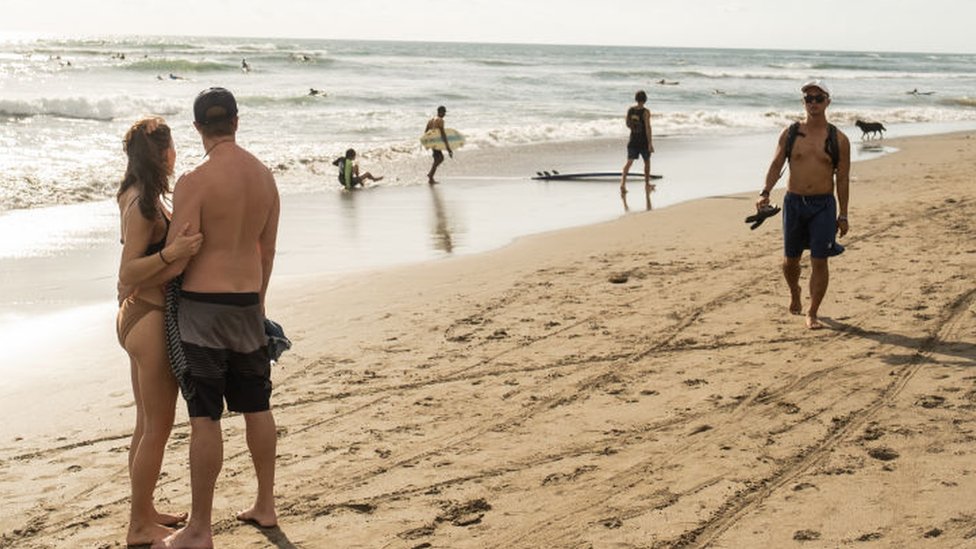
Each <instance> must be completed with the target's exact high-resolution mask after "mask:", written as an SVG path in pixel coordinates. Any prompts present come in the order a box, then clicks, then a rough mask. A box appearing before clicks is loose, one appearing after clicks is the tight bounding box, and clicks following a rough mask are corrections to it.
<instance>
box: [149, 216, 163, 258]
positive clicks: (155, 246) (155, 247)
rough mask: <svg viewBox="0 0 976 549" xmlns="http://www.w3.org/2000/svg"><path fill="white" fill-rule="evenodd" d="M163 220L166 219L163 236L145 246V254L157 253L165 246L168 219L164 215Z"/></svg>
mask: <svg viewBox="0 0 976 549" xmlns="http://www.w3.org/2000/svg"><path fill="white" fill-rule="evenodd" d="M163 220H164V221H166V230H165V231H163V237H162V238H160V239H159V241H157V242H153V243H152V244H150V245H149V246H146V255H147V256H149V255H153V254H158V253H159V252H160V251H162V249H163V248H165V247H166V235H167V233H169V219H168V218H167V217H166V216H165V215H164V216H163Z"/></svg>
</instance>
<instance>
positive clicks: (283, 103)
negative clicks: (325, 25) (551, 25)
mask: <svg viewBox="0 0 976 549" xmlns="http://www.w3.org/2000/svg"><path fill="white" fill-rule="evenodd" d="M244 59H246V60H247V63H248V64H249V66H250V68H251V70H250V71H248V72H244V71H242V70H241V65H242V60H244ZM810 78H825V79H827V80H828V81H829V82H830V84H831V86H832V88H833V94H834V101H833V104H832V105H831V109H830V116H831V119H832V120H833V121H834V122H835V123H837V124H838V125H840V126H841V128H842V129H844V130H845V131H847V132H848V134H849V135H850V136H851V137H852V139H853V141H854V142H855V147H854V158H855V159H859V158H865V157H867V156H870V155H874V154H879V151H888V150H889V149H888V148H886V147H881V148H879V147H878V146H877V145H876V144H871V145H870V146H869V144H867V143H859V142H858V141H859V138H860V134H859V132H856V130H855V129H854V128H853V127H852V125H853V122H854V120H855V119H857V118H865V119H871V120H878V121H882V122H884V123H885V124H886V125H887V126H888V128H889V130H890V131H889V135H890V136H892V137H894V136H904V135H918V134H924V133H936V132H940V131H946V130H951V129H973V128H976V98H974V94H976V55H948V54H938V55H929V54H904V53H856V52H854V53H843V52H797V51H764V50H715V49H675V48H619V47H592V46H530V45H487V44H424V43H393V42H354V41H328V40H291V39H288V40H281V39H243V38H173V37H168V38H152V37H149V38H90V39H71V40H68V39H50V38H48V39H37V40H19V41H6V42H3V41H0V235H2V236H0V346H2V347H3V348H5V349H8V350H11V351H12V352H13V356H14V357H15V360H9V361H6V362H5V364H4V365H0V375H3V376H4V379H5V380H6V383H5V385H4V387H2V388H0V397H2V396H3V395H2V391H3V390H7V391H18V390H21V388H22V387H24V386H25V384H29V383H34V382H38V383H39V382H42V381H45V380H50V379H52V376H54V377H57V378H58V379H60V380H62V382H63V383H66V384H68V383H70V382H71V381H70V380H71V379H76V378H75V377H72V376H80V375H83V374H84V372H85V371H86V368H87V367H90V366H91V365H99V366H98V367H99V368H109V369H121V370H122V371H124V369H125V368H127V365H126V362H125V355H124V353H123V352H122V351H121V350H120V349H119V348H118V347H117V345H116V343H115V342H114V334H113V317H114V311H115V303H114V298H115V279H116V272H117V269H118V256H119V245H118V238H119V236H118V231H119V229H118V212H117V208H116V206H115V204H114V203H113V201H112V199H111V197H112V196H113V195H114V193H115V189H116V187H117V185H118V181H119V178H120V177H121V175H122V172H123V170H124V167H125V164H124V157H123V153H122V150H121V145H122V143H121V139H122V136H123V134H124V133H125V130H126V129H127V128H128V126H129V125H130V124H131V123H132V122H133V121H135V120H136V119H137V118H139V117H140V116H143V115H146V114H156V115H162V116H164V117H165V118H166V119H167V120H168V122H169V123H170V125H171V126H172V127H173V129H174V136H175V138H176V145H177V154H178V160H177V171H182V170H184V169H188V168H190V167H192V166H193V165H194V164H195V163H197V162H198V161H199V160H200V158H201V156H202V153H203V151H202V148H201V146H200V142H199V139H198V137H197V135H196V132H195V130H194V129H193V128H192V124H191V119H192V102H193V98H194V97H195V95H196V94H197V93H198V92H199V91H200V90H201V89H204V88H206V87H209V86H214V85H219V86H224V87H227V88H229V89H231V90H232V91H233V92H234V93H235V94H236V95H237V97H238V100H239V103H240V116H241V124H240V131H239V134H238V140H239V141H240V142H241V143H242V144H243V145H244V146H245V147H247V148H248V149H249V150H251V151H252V152H254V153H255V154H257V155H258V157H260V158H261V159H262V160H264V161H265V162H266V163H267V164H269V165H270V166H272V168H273V170H274V171H275V174H276V178H277V180H278V183H279V188H280V190H281V193H282V221H281V228H280V230H279V242H278V257H277V258H276V262H275V274H274V281H273V284H272V286H273V287H272V289H271V297H270V300H271V302H272V303H273V302H274V285H275V284H280V283H283V282H285V281H287V280H289V279H290V280H295V281H298V283H302V282H301V281H302V280H304V277H306V276H308V275H316V278H315V280H316V284H322V283H325V282H323V278H321V277H320V276H319V275H322V274H325V275H329V276H333V277H340V278H341V277H343V276H347V275H349V274H350V273H354V272H361V271H363V270H368V269H375V268H386V267H388V266H390V265H392V264H397V263H408V262H416V261H422V260H428V259H439V258H446V257H450V256H453V255H458V254H465V253H474V252H478V251H482V250H487V249H491V248H496V247H499V246H502V245H504V244H505V243H507V242H510V241H512V240H513V239H515V238H518V237H520V236H523V235H527V234H532V233H538V232H542V231H548V230H555V229H560V228H563V227H568V226H576V225H585V224H591V223H597V222H600V221H606V220H609V219H613V218H615V217H618V216H620V215H625V214H628V213H630V212H642V211H645V210H647V209H650V208H652V207H653V208H655V209H656V208H660V207H666V206H668V205H670V204H674V203H677V202H682V201H686V200H691V199H694V198H699V197H703V196H712V195H723V196H725V195H729V194H732V193H737V192H743V191H747V190H755V189H758V188H759V186H760V185H761V184H762V181H763V177H764V175H765V172H766V168H767V166H768V163H769V155H771V154H772V151H773V147H774V143H775V138H776V135H777V132H778V131H780V130H781V129H782V128H783V127H784V126H785V125H786V124H787V123H788V122H790V121H791V120H793V119H795V118H797V117H799V116H800V115H801V114H802V107H801V104H800V93H799V90H798V89H797V88H798V86H799V85H800V83H801V82H803V81H804V80H807V79H810ZM662 81H663V82H664V83H663V84H662V83H661V82H662ZM312 88H314V89H316V90H321V91H322V92H323V93H321V94H318V95H314V96H313V95H309V91H310V89H312ZM638 89H645V90H646V91H647V92H648V95H649V96H650V100H649V107H650V109H651V111H652V120H653V127H654V135H655V149H656V153H655V155H654V156H653V170H654V172H655V173H663V174H664V176H665V177H664V179H662V180H660V181H658V188H657V190H656V191H655V192H654V193H653V196H645V195H644V193H642V192H640V188H641V187H642V185H641V184H640V183H639V179H637V180H634V183H633V184H632V185H631V192H630V193H629V194H628V195H626V196H623V197H622V196H621V195H620V194H619V193H617V192H616V185H617V183H616V182H615V181H608V182H604V183H596V182H583V181H579V182H564V183H540V182H534V181H531V180H530V179H529V177H530V176H531V175H532V174H534V173H535V172H536V171H538V170H542V169H555V168H558V169H559V170H561V171H564V172H566V171H591V170H593V171H606V170H619V169H620V166H621V165H622V164H623V161H624V144H625V141H626V138H627V130H626V128H625V126H624V124H623V113H624V112H625V111H626V109H627V107H628V106H629V105H631V104H632V103H633V96H634V92H635V91H636V90H638ZM916 89H917V90H918V91H919V92H920V93H918V94H910V93H907V92H910V91H912V90H916ZM438 105H445V106H447V108H448V116H447V125H448V126H449V127H454V128H456V129H458V130H460V131H461V132H462V133H464V134H465V135H466V136H467V139H468V142H467V145H466V146H465V147H464V148H463V149H461V150H460V151H458V154H456V155H455V158H454V159H453V160H448V161H447V162H446V163H445V164H444V166H443V167H442V168H441V170H440V171H439V172H438V176H439V178H441V179H442V182H443V184H442V185H437V186H433V187H429V186H428V185H427V184H426V179H425V177H424V173H425V172H426V170H427V167H428V166H429V162H430V160H429V155H428V154H427V153H426V152H424V151H423V150H421V148H420V146H419V144H418V138H419V136H420V134H421V131H422V130H423V127H424V125H425V123H426V121H427V119H428V118H430V117H431V116H432V115H433V114H434V111H435V109H436V107H437V106H438ZM349 147H354V148H356V149H357V150H358V151H359V153H360V160H361V164H362V165H363V167H364V169H367V170H369V171H372V172H373V173H379V174H383V175H385V176H386V178H385V179H384V180H383V181H382V182H381V183H380V184H379V185H377V186H376V187H374V188H372V189H366V190H365V191H363V192H360V191H357V192H352V193H349V192H343V191H341V190H340V189H339V186H338V185H337V183H336V174H335V168H334V167H333V166H332V165H331V161H332V159H333V158H334V157H336V156H338V155H339V154H341V153H342V152H343V151H345V149H347V148H349ZM855 178H856V168H855ZM854 184H855V185H856V180H855V182H854ZM853 195H854V198H853V201H852V206H851V207H852V211H856V208H857V200H859V195H858V194H857V192H856V191H855V192H854V193H853ZM727 203H728V205H729V210H728V215H730V216H734V217H736V218H739V217H744V216H745V215H747V214H748V213H749V211H748V210H749V208H750V207H751V201H750V200H728V201H727ZM743 230H747V229H745V228H743ZM768 230H775V228H774V227H773V228H769V229H768ZM656 244H658V243H654V242H649V243H648V245H649V246H653V245H656ZM333 280H334V279H333ZM32 376H33V377H32ZM31 379H33V380H34V381H30V380H31ZM3 400H4V399H3V398H0V401H3ZM40 401H43V400H40ZM3 413H4V414H7V415H10V413H11V411H9V410H3Z"/></svg>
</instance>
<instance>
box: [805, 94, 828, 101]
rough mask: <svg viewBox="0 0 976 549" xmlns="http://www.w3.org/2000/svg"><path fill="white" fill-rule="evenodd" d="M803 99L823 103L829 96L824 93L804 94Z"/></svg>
mask: <svg viewBox="0 0 976 549" xmlns="http://www.w3.org/2000/svg"><path fill="white" fill-rule="evenodd" d="M803 100H804V101H806V102H807V103H823V102H824V101H826V100H827V96H826V95H823V94H817V95H804V96H803Z"/></svg>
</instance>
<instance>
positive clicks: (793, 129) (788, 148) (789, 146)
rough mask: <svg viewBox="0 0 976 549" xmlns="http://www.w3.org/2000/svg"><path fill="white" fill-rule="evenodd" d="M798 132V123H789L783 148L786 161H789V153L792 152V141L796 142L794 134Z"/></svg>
mask: <svg viewBox="0 0 976 549" xmlns="http://www.w3.org/2000/svg"><path fill="white" fill-rule="evenodd" d="M799 133H800V123H799V122H794V123H792V124H790V129H789V132H788V133H787V134H786V147H784V148H783V153H784V156H786V161H787V162H789V161H790V155H792V154H793V143H796V136H797V134H799Z"/></svg>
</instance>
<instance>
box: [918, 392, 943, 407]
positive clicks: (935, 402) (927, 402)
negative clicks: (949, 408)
mask: <svg viewBox="0 0 976 549" xmlns="http://www.w3.org/2000/svg"><path fill="white" fill-rule="evenodd" d="M915 404H916V405H917V406H921V407H922V408H928V409H932V408H939V407H941V406H942V405H944V404H945V397H940V396H937V395H925V396H923V397H922V398H920V399H918V400H916V401H915Z"/></svg>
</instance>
